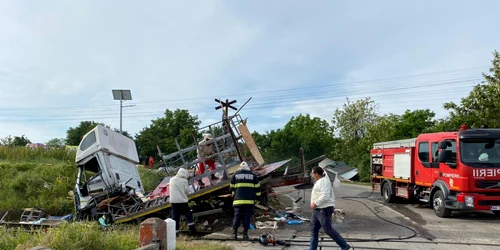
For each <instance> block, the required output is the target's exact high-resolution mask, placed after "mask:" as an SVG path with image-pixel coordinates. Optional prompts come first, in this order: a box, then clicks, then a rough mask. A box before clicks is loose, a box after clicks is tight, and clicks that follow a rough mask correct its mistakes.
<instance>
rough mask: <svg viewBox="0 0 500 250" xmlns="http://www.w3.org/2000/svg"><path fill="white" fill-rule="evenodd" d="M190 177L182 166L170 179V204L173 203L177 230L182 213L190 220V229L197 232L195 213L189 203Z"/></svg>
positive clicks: (177, 229) (173, 214)
mask: <svg viewBox="0 0 500 250" xmlns="http://www.w3.org/2000/svg"><path fill="white" fill-rule="evenodd" d="M188 177H189V172H188V171H187V170H186V169H184V168H180V169H179V171H177V174H176V175H175V176H174V177H172V178H171V179H170V181H169V186H170V204H172V216H173V217H174V218H173V219H174V220H175V230H176V231H177V232H179V227H180V221H181V215H184V216H186V220H187V222H188V227H189V231H191V233H196V226H195V224H194V221H193V214H192V213H191V208H189V204H188V197H187V196H188V194H189V184H188Z"/></svg>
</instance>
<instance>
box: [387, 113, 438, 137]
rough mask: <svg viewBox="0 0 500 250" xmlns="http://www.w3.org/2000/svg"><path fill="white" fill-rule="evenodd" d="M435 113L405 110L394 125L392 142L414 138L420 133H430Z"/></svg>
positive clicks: (433, 124)
mask: <svg viewBox="0 0 500 250" xmlns="http://www.w3.org/2000/svg"><path fill="white" fill-rule="evenodd" d="M435 115H436V113H434V112H432V111H431V110H430V109H417V110H413V111H410V110H406V112H405V113H404V114H403V115H402V116H401V118H400V119H399V120H398V121H397V122H396V123H395V124H396V125H395V126H394V135H393V138H392V139H393V140H399V139H409V138H415V137H417V136H418V135H419V134H421V133H426V132H430V131H431V130H432V128H433V127H434V126H435V124H436V121H435V120H434V116H435Z"/></svg>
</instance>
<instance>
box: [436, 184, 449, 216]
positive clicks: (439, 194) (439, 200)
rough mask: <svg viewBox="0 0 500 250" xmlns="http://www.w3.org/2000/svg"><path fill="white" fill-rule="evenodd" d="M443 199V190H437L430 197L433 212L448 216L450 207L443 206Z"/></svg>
mask: <svg viewBox="0 0 500 250" xmlns="http://www.w3.org/2000/svg"><path fill="white" fill-rule="evenodd" d="M444 201H445V200H444V194H443V191H441V190H438V191H436V193H434V196H433V197H432V206H433V208H434V212H435V213H436V215H437V216H438V217H441V218H448V217H450V215H451V209H448V208H446V207H445V205H444V203H445V202H444Z"/></svg>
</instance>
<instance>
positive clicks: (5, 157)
mask: <svg viewBox="0 0 500 250" xmlns="http://www.w3.org/2000/svg"><path fill="white" fill-rule="evenodd" d="M0 160H1V161H11V162H37V163H51V162H61V161H63V162H74V160H75V152H70V151H68V150H66V149H65V148H58V149H50V150H44V149H40V148H37V149H29V148H25V147H7V146H0Z"/></svg>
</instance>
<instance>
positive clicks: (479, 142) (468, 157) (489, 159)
mask: <svg viewBox="0 0 500 250" xmlns="http://www.w3.org/2000/svg"><path fill="white" fill-rule="evenodd" d="M460 161H461V162H462V163H463V164H465V165H467V166H470V167H473V168H491V167H495V168H500V138H467V139H461V140H460Z"/></svg>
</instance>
